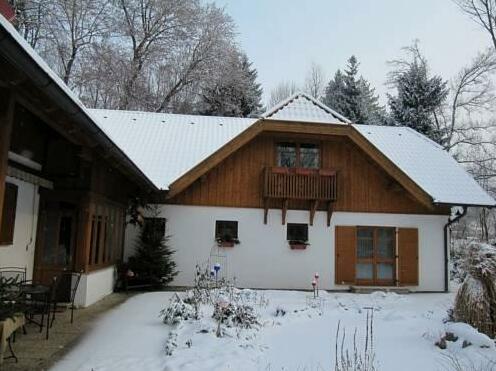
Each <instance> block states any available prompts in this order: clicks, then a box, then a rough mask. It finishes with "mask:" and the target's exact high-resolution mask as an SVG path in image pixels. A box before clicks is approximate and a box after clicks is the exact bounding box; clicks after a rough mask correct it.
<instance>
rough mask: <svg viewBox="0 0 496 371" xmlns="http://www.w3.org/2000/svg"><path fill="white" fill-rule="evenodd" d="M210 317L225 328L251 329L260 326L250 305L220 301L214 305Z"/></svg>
mask: <svg viewBox="0 0 496 371" xmlns="http://www.w3.org/2000/svg"><path fill="white" fill-rule="evenodd" d="M212 317H213V318H214V319H215V320H217V321H218V323H221V324H223V325H225V326H227V327H241V328H245V329H251V328H254V327H257V326H259V325H260V322H259V321H258V316H257V315H256V313H255V311H254V310H253V307H251V306H250V305H242V304H236V303H228V302H224V301H221V302H218V303H216V304H215V307H214V313H213V315H212Z"/></svg>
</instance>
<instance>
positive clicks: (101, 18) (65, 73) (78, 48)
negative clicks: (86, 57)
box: [42, 0, 110, 84]
mask: <svg viewBox="0 0 496 371" xmlns="http://www.w3.org/2000/svg"><path fill="white" fill-rule="evenodd" d="M109 7H110V0H52V1H49V2H47V4H46V16H45V18H44V23H45V26H44V28H45V30H46V36H45V37H46V39H45V40H44V43H45V45H44V47H45V50H44V51H43V52H42V53H43V54H45V55H46V57H47V58H50V57H51V55H55V56H56V58H55V61H54V63H56V64H57V66H58V67H59V69H60V75H61V77H62V79H63V80H64V82H65V83H66V84H68V83H69V81H70V80H71V78H72V76H73V73H74V67H75V64H76V62H77V59H78V58H79V56H80V54H81V52H82V51H83V49H84V48H87V47H88V46H89V45H91V43H92V42H94V41H95V40H96V39H98V38H101V37H104V36H105V35H106V34H107V33H108V23H109V20H108V16H107V15H108V12H109Z"/></svg>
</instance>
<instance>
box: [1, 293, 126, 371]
mask: <svg viewBox="0 0 496 371" xmlns="http://www.w3.org/2000/svg"><path fill="white" fill-rule="evenodd" d="M129 297H130V295H126V294H120V293H115V294H112V295H109V296H107V297H106V298H104V299H103V300H100V301H99V302H98V303H96V304H94V305H91V306H89V307H88V308H82V309H77V310H75V312H74V323H73V324H72V325H71V323H70V315H71V311H70V310H66V311H64V312H62V313H58V314H57V318H56V320H55V322H54V323H53V327H52V328H51V329H50V338H49V339H48V340H46V339H45V332H42V333H40V332H39V328H38V327H36V326H33V325H29V324H28V325H27V326H26V328H27V332H28V333H27V335H24V334H23V333H22V331H19V332H18V333H17V339H16V342H15V343H13V349H14V352H15V354H16V355H17V357H18V359H19V362H18V363H15V360H14V359H6V360H4V363H3V365H0V370H9V371H28V370H29V371H32V370H48V369H49V368H50V367H51V366H52V365H53V364H54V363H55V362H57V361H58V360H59V359H60V358H61V357H62V356H64V355H65V354H66V353H67V352H68V351H69V350H70V349H71V348H73V347H74V346H75V345H76V344H77V342H78V340H79V339H80V338H81V337H82V335H83V334H84V333H85V332H87V331H89V330H91V329H92V328H93V326H95V324H96V323H97V319H98V318H99V317H100V316H101V315H102V314H103V313H105V312H107V311H108V310H110V309H112V308H114V307H115V306H117V305H119V304H121V303H123V302H124V301H125V300H127V299H128V298H129ZM9 355H10V353H9V352H8V350H7V352H6V354H5V356H9Z"/></svg>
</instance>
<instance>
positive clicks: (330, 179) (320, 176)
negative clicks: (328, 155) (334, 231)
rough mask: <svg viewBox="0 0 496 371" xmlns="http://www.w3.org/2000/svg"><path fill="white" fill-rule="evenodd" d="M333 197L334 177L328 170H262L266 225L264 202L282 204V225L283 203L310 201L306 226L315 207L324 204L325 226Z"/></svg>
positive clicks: (285, 209)
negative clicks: (272, 201) (325, 212)
mask: <svg viewBox="0 0 496 371" xmlns="http://www.w3.org/2000/svg"><path fill="white" fill-rule="evenodd" d="M336 197H337V174H336V171H334V170H328V169H301V168H283V167H266V168H265V169H264V182H263V198H264V201H265V217H264V222H265V223H267V214H268V200H269V199H280V200H282V210H283V221H282V222H283V224H285V222H286V220H285V219H286V212H287V203H288V201H289V200H308V201H310V202H311V203H310V225H312V224H313V217H314V215H315V211H316V210H317V208H318V206H319V203H326V204H327V210H328V218H327V219H328V222H327V223H328V225H330V217H331V214H332V205H333V202H334V201H336Z"/></svg>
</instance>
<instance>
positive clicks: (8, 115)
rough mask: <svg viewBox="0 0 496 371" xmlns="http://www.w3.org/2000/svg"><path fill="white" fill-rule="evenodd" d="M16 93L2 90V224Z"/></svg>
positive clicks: (0, 175)
mask: <svg viewBox="0 0 496 371" xmlns="http://www.w3.org/2000/svg"><path fill="white" fill-rule="evenodd" d="M14 104H15V101H14V95H13V94H12V93H11V92H9V91H8V90H7V89H5V90H4V89H2V90H0V225H1V224H2V210H3V201H4V195H5V178H6V176H7V162H8V156H9V149H10V137H11V134H12V126H13V121H14Z"/></svg>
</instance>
